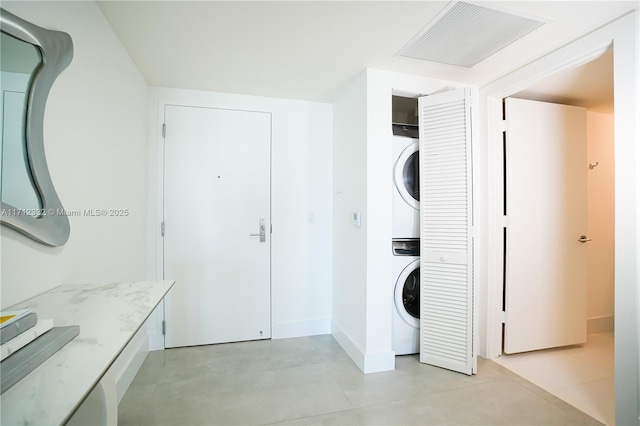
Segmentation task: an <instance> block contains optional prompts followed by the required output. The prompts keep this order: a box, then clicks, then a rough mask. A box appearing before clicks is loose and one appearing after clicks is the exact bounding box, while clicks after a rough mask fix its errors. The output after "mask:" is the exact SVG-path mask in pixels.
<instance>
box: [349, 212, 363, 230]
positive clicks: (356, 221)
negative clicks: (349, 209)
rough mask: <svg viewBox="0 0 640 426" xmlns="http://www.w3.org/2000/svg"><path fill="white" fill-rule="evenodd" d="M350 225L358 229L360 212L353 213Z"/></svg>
mask: <svg viewBox="0 0 640 426" xmlns="http://www.w3.org/2000/svg"><path fill="white" fill-rule="evenodd" d="M351 223H353V226H355V227H356V228H360V227H361V226H362V214H361V213H360V212H354V213H353V215H352V217H351Z"/></svg>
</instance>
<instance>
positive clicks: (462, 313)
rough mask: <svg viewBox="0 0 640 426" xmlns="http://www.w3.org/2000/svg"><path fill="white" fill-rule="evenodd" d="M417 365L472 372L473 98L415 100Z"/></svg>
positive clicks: (455, 94) (465, 93) (459, 94)
mask: <svg viewBox="0 0 640 426" xmlns="http://www.w3.org/2000/svg"><path fill="white" fill-rule="evenodd" d="M419 110H420V112H419V113H420V215H421V229H420V232H421V237H420V238H421V240H420V256H421V258H420V261H421V264H420V279H421V283H420V285H421V287H420V294H421V303H420V362H423V363H426V364H432V365H435V366H438V367H443V368H447V369H450V370H454V371H458V372H461V373H465V374H473V373H474V372H475V371H474V370H475V365H476V364H475V354H474V351H473V281H472V277H473V275H472V270H473V269H472V260H473V257H472V254H473V253H472V236H471V225H472V223H471V214H472V211H471V113H470V110H471V92H470V90H469V89H461V90H455V91H451V92H446V93H441V94H437V95H432V96H426V97H422V98H420V100H419Z"/></svg>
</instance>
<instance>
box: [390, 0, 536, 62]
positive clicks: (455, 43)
mask: <svg viewBox="0 0 640 426" xmlns="http://www.w3.org/2000/svg"><path fill="white" fill-rule="evenodd" d="M543 24H544V22H543V21H539V20H534V19H529V18H525V17H522V16H518V15H513V14H511V13H507V12H502V11H499V10H495V9H489V8H486V7H482V6H478V5H475V4H470V3H464V2H455V3H453V4H451V5H449V6H447V7H446V8H445V9H444V10H443V11H442V12H441V13H440V14H439V15H438V16H436V17H435V18H434V19H433V20H432V21H431V22H430V23H429V24H428V25H427V26H426V27H425V28H423V29H422V31H420V33H418V35H416V36H415V37H414V38H413V39H412V40H411V41H410V42H409V43H407V45H406V46H405V47H403V48H402V50H400V52H398V53H397V56H404V57H406V58H412V59H421V60H424V61H431V62H439V63H442V64H448V65H456V66H459V67H465V68H471V67H473V66H474V65H476V64H478V63H479V62H482V61H483V60H485V59H486V58H488V57H489V56H491V55H493V54H494V53H496V52H497V51H499V50H501V49H503V48H505V47H506V46H508V45H510V44H511V43H513V42H514V41H516V40H518V39H519V38H521V37H522V36H524V35H526V34H528V33H530V32H531V31H533V30H535V29H536V28H538V27H540V26H541V25H543Z"/></svg>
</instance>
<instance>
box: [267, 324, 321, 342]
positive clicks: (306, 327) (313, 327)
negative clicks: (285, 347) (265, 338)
mask: <svg viewBox="0 0 640 426" xmlns="http://www.w3.org/2000/svg"><path fill="white" fill-rule="evenodd" d="M329 333H331V320H330V319H319V320H308V321H295V322H280V323H275V324H274V325H273V330H272V334H271V338H272V339H288V338H290V337H305V336H316V335H319V334H329Z"/></svg>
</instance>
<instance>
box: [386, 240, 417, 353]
mask: <svg viewBox="0 0 640 426" xmlns="http://www.w3.org/2000/svg"><path fill="white" fill-rule="evenodd" d="M392 252H393V277H394V279H395V282H394V283H393V291H392V293H393V326H392V331H393V345H392V349H393V351H394V352H395V353H396V355H408V354H417V353H419V352H420V240H419V239H416V238H411V239H394V240H393V241H392Z"/></svg>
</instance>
